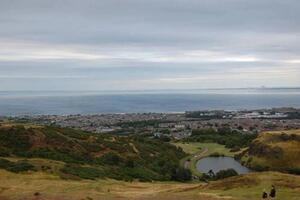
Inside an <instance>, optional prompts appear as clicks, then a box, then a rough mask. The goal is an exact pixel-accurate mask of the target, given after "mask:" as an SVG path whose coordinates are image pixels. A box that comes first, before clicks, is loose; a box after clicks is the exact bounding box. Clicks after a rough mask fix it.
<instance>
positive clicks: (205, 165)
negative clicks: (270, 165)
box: [197, 157, 250, 174]
mask: <svg viewBox="0 0 300 200" xmlns="http://www.w3.org/2000/svg"><path fill="white" fill-rule="evenodd" d="M230 168H231V169H234V170H235V171H236V172H237V173H238V174H246V173H248V172H250V170H249V169H248V168H247V167H245V166H243V165H241V164H240V163H239V162H238V161H236V160H234V158H231V157H205V158H202V159H200V160H198V162H197V170H198V171H200V172H201V173H207V172H208V171H209V170H212V171H213V172H214V173H217V172H219V171H220V170H225V169H230Z"/></svg>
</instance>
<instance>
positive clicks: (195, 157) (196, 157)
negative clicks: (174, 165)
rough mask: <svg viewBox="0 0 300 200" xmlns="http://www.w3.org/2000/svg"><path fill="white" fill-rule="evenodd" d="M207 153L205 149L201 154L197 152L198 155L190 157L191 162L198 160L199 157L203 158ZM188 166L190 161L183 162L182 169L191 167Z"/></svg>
mask: <svg viewBox="0 0 300 200" xmlns="http://www.w3.org/2000/svg"><path fill="white" fill-rule="evenodd" d="M207 151H208V148H207V147H205V148H204V149H203V150H202V151H201V152H198V153H196V154H194V155H192V158H191V159H193V160H199V159H200V158H201V157H203V156H204V155H205V154H206V153H207ZM190 164H191V160H190V161H188V160H187V161H185V162H184V168H185V169H189V168H190V167H191V166H190Z"/></svg>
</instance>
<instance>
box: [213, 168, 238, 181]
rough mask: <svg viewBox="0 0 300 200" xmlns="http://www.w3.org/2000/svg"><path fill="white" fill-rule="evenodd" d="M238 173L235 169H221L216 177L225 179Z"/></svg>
mask: <svg viewBox="0 0 300 200" xmlns="http://www.w3.org/2000/svg"><path fill="white" fill-rule="evenodd" d="M237 175H238V173H237V172H236V171H235V170H234V169H226V170H221V171H219V172H217V173H216V176H215V179H224V178H228V177H231V176H237Z"/></svg>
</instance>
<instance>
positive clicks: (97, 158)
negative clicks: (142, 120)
mask: <svg viewBox="0 0 300 200" xmlns="http://www.w3.org/2000/svg"><path fill="white" fill-rule="evenodd" d="M0 156H1V157H2V158H1V160H0V168H3V169H6V170H8V171H13V172H20V171H27V170H38V171H40V170H41V171H45V172H49V173H54V174H58V175H60V176H61V177H63V178H67V179H77V178H83V179H97V178H113V179H118V180H133V179H139V180H141V181H151V180H160V181H166V180H185V179H189V174H188V172H187V171H186V170H184V169H182V168H180V167H179V160H180V159H181V158H183V157H184V156H186V154H185V153H184V152H183V151H182V150H181V149H180V148H177V147H175V146H173V145H170V144H167V143H164V142H161V141H159V140H153V139H148V138H143V137H138V136H132V137H117V136H111V135H105V134H101V135H100V134H92V133H88V132H82V131H79V130H73V129H66V128H57V127H36V126H23V125H7V124H4V125H3V124H2V125H1V126H0Z"/></svg>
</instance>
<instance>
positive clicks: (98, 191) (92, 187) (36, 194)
mask: <svg viewBox="0 0 300 200" xmlns="http://www.w3.org/2000/svg"><path fill="white" fill-rule="evenodd" d="M272 184H274V185H275V186H276V188H277V193H278V199H280V200H298V199H299V197H300V195H299V194H300V176H295V175H288V174H281V173H275V172H262V173H251V174H248V175H243V176H238V177H232V178H228V179H225V180H221V181H216V182H211V183H209V184H199V183H198V184H194V183H193V184H192V183H175V182H152V183H149V182H148V183H142V182H123V181H116V180H111V179H107V180H81V181H76V180H63V179H61V178H59V177H58V176H55V175H51V174H47V173H43V172H33V173H25V174H23V173H22V174H16V173H10V172H7V171H4V170H0V199H1V200H2V199H5V200H17V199H28V200H31V199H32V200H33V199H47V200H83V199H84V200H102V199H105V200H118V199H124V200H129V199H130V200H158V199H159V200H173V199H185V200H224V199H231V200H257V199H260V196H261V192H262V190H263V189H264V188H266V189H269V188H270V186H271V185H272Z"/></svg>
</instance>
